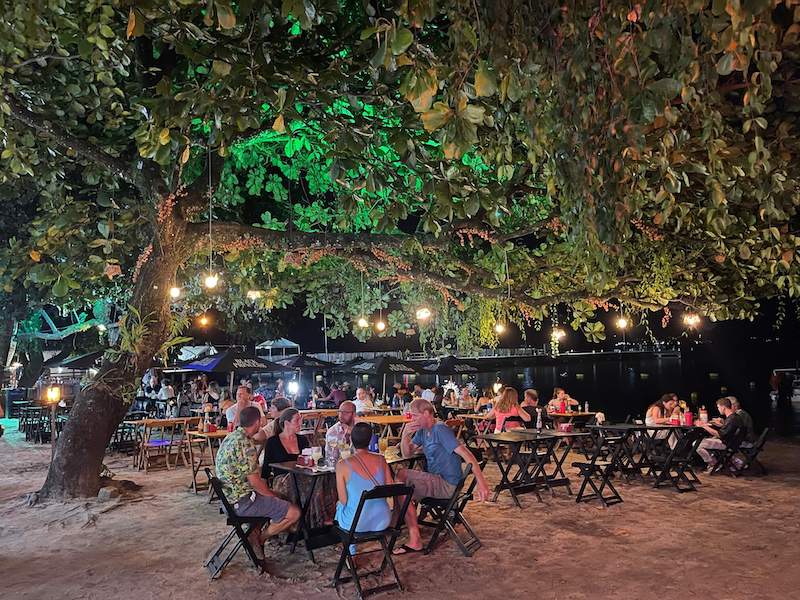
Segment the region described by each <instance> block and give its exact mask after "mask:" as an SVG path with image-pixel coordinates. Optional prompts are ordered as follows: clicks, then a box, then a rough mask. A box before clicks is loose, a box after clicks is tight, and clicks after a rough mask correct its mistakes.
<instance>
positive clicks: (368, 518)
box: [336, 423, 394, 554]
mask: <svg viewBox="0 0 800 600" xmlns="http://www.w3.org/2000/svg"><path fill="white" fill-rule="evenodd" d="M371 437H372V427H371V426H370V425H369V424H368V423H357V424H356V425H355V426H354V427H353V431H352V433H351V436H350V440H351V442H352V444H353V447H354V448H355V453H354V454H353V456H351V457H350V458H348V459H346V460H340V461H339V464H337V465H336V490H337V493H338V496H339V501H338V502H337V503H336V521H337V523H338V524H339V527H341V528H342V529H345V530H349V529H350V528H351V527H352V526H353V519H355V516H356V510H358V503H359V501H360V500H361V493H362V492H364V491H367V490H371V489H373V488H374V487H376V486H379V485H384V484H390V483H394V478H393V477H392V472H391V471H390V470H389V465H387V464H386V460H384V458H383V456H382V455H380V454H373V453H371V452H370V451H369V450H367V447H368V446H369V441H370V439H371ZM391 520H392V509H391V508H389V503H388V502H387V501H386V500H385V499H382V498H381V499H377V500H368V501H367V502H366V504H365V505H364V508H363V510H362V511H361V517H360V518H359V520H358V527H357V529H356V531H382V530H383V529H386V528H387V527H388V526H389V524H390V523H391ZM350 553H351V554H353V553H355V549H354V548H353V547H351V548H350Z"/></svg>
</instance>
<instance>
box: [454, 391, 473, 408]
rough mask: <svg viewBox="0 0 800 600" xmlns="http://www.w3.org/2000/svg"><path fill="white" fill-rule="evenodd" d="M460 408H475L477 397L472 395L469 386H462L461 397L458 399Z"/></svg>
mask: <svg viewBox="0 0 800 600" xmlns="http://www.w3.org/2000/svg"><path fill="white" fill-rule="evenodd" d="M458 408H461V409H466V410H475V398H473V397H472V392H470V391H469V388H468V387H467V386H464V387H463V388H461V397H460V398H459V399H458Z"/></svg>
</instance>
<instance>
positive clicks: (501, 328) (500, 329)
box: [494, 323, 506, 333]
mask: <svg viewBox="0 0 800 600" xmlns="http://www.w3.org/2000/svg"><path fill="white" fill-rule="evenodd" d="M505 330H506V326H505V325H503V324H502V323H495V324H494V332H495V333H503V332H505Z"/></svg>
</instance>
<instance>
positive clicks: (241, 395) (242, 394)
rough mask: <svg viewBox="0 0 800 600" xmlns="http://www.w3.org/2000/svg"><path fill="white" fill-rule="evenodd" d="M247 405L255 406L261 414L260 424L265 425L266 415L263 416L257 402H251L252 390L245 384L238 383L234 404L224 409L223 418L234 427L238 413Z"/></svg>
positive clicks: (236, 423) (237, 421)
mask: <svg viewBox="0 0 800 600" xmlns="http://www.w3.org/2000/svg"><path fill="white" fill-rule="evenodd" d="M248 406H255V407H256V408H257V409H258V412H259V413H260V414H261V421H262V422H261V424H262V425H265V424H266V417H264V411H263V410H261V407H260V406H259V405H258V404H256V403H255V402H253V392H251V391H250V388H249V387H247V386H246V385H240V386H239V387H238V388H237V389H236V404H234V405H233V406H231V407H229V408H228V409H227V410H226V411H225V418H226V419H227V420H228V423H233V426H234V427H238V425H239V413H240V412H241V411H242V410H244V409H245V408H247V407H248Z"/></svg>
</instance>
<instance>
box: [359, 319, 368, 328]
mask: <svg viewBox="0 0 800 600" xmlns="http://www.w3.org/2000/svg"><path fill="white" fill-rule="evenodd" d="M356 325H358V326H359V327H361V329H366V328H367V327H369V321H367V320H366V319H365V318H364V317H360V318H359V319H358V321H356Z"/></svg>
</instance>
